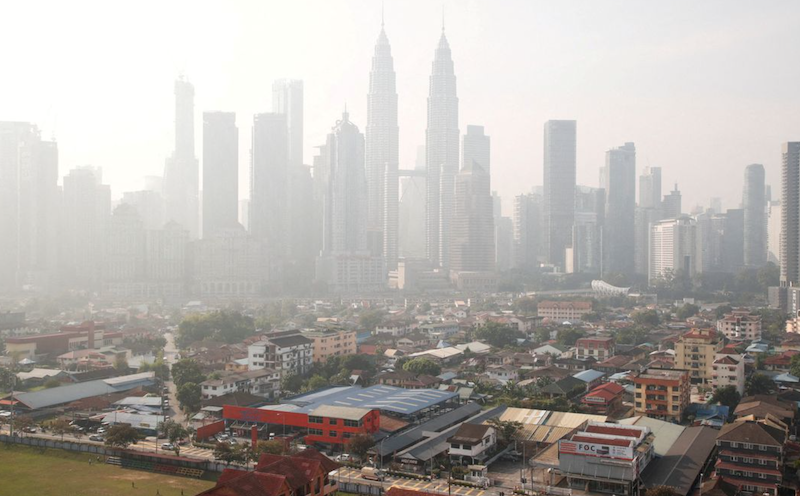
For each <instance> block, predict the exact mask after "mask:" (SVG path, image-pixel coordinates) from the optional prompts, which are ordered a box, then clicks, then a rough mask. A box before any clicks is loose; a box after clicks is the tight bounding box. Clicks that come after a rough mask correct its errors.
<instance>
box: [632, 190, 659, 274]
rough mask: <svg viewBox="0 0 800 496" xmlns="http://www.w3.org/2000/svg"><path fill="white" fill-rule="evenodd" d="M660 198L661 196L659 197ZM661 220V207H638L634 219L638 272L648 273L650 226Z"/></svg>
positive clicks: (635, 265) (635, 255) (636, 266)
mask: <svg viewBox="0 0 800 496" xmlns="http://www.w3.org/2000/svg"><path fill="white" fill-rule="evenodd" d="M640 184H641V182H640ZM640 198H641V195H640ZM660 198H661V197H660V196H659V199H660ZM659 220H661V215H660V209H655V208H644V207H636V212H635V219H634V231H635V236H636V240H635V242H634V270H635V271H636V273H637V274H643V275H644V274H647V270H648V269H647V267H648V265H647V258H648V256H649V250H650V246H649V245H650V226H652V225H653V224H654V223H655V222H658V221H659Z"/></svg>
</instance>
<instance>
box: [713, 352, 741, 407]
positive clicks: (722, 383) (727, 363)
mask: <svg viewBox="0 0 800 496" xmlns="http://www.w3.org/2000/svg"><path fill="white" fill-rule="evenodd" d="M711 386H712V387H713V388H714V389H719V388H724V387H727V386H733V387H735V388H736V391H738V392H739V396H743V395H744V386H745V379H744V359H743V358H742V355H741V354H740V353H737V352H736V350H735V349H733V348H732V347H725V348H723V349H722V350H720V352H719V353H717V354H716V358H715V360H714V364H713V372H712V374H711Z"/></svg>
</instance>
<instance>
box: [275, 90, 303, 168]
mask: <svg viewBox="0 0 800 496" xmlns="http://www.w3.org/2000/svg"><path fill="white" fill-rule="evenodd" d="M272 111H273V112H275V113H276V114H281V115H283V116H285V120H286V160H287V161H288V165H290V166H292V165H303V163H304V162H303V121H304V119H303V81H301V80H299V79H278V80H276V81H275V82H273V83H272Z"/></svg>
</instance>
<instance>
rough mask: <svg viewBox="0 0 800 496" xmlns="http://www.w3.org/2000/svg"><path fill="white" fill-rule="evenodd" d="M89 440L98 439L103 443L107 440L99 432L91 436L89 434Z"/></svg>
mask: <svg viewBox="0 0 800 496" xmlns="http://www.w3.org/2000/svg"><path fill="white" fill-rule="evenodd" d="M89 441H97V442H99V443H102V442H103V441H105V439H104V438H103V436H98V435H97V434H92V435H91V436H89Z"/></svg>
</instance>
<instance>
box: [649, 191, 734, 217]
mask: <svg viewBox="0 0 800 496" xmlns="http://www.w3.org/2000/svg"><path fill="white" fill-rule="evenodd" d="M661 209H662V212H661V213H662V217H663V218H665V219H675V218H677V217H680V216H681V213H682V212H683V206H682V205H681V192H680V191H679V190H678V184H677V183H676V184H675V189H673V190H672V191H670V192H669V194H668V195H664V201H663V203H662V204H661ZM717 213H722V211H719V212H717Z"/></svg>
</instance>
